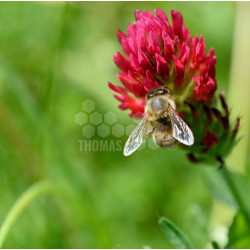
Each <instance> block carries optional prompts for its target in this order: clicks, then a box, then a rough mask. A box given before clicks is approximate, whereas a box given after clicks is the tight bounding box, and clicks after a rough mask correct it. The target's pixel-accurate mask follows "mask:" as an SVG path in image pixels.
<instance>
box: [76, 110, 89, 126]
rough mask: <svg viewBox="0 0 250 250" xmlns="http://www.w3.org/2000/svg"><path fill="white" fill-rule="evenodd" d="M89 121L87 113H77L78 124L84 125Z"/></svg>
mask: <svg viewBox="0 0 250 250" xmlns="http://www.w3.org/2000/svg"><path fill="white" fill-rule="evenodd" d="M87 122H88V116H87V115H86V114H85V113H83V112H79V113H77V114H75V123H76V124H78V125H80V126H83V125H84V124H86V123H87Z"/></svg>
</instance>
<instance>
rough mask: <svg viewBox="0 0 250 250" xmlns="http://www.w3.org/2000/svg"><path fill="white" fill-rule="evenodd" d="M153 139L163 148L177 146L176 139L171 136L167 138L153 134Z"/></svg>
mask: <svg viewBox="0 0 250 250" xmlns="http://www.w3.org/2000/svg"><path fill="white" fill-rule="evenodd" d="M153 140H154V142H155V144H156V145H158V146H160V147H162V148H172V147H174V146H175V139H174V138H173V137H172V136H171V137H168V138H167V139H166V138H162V137H158V136H156V135H153Z"/></svg>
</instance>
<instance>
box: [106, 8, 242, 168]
mask: <svg viewBox="0 0 250 250" xmlns="http://www.w3.org/2000/svg"><path fill="white" fill-rule="evenodd" d="M155 15H156V16H154V15H153V14H152V13H150V12H149V11H145V12H142V11H139V10H138V11H136V13H135V18H136V22H135V24H134V25H133V24H131V23H130V24H129V25H128V27H127V34H125V33H123V32H122V31H120V30H119V31H118V33H117V36H118V40H119V42H120V44H121V45H122V48H123V55H122V54H121V53H120V52H117V53H116V55H114V62H115V63H116V65H117V66H118V67H119V68H120V70H121V72H120V73H118V75H117V76H118V79H119V80H120V81H121V83H122V85H123V87H119V86H115V85H113V84H112V83H110V82H109V87H110V88H111V89H112V90H113V91H115V92H117V93H118V94H119V95H115V98H116V99H118V100H119V101H120V102H121V105H120V106H119V108H120V109H122V110H124V109H130V110H131V112H130V116H132V117H133V118H139V117H143V116H144V106H145V100H146V96H147V94H148V92H149V91H150V90H151V89H154V88H157V87H159V86H166V87H167V89H168V90H169V92H170V94H171V96H172V97H174V100H175V103H176V112H177V113H178V115H179V116H180V117H181V118H182V119H184V121H185V122H186V123H187V124H188V125H189V126H190V128H191V130H192V132H193V134H194V138H195V140H194V144H193V145H189V146H184V145H183V144H179V145H181V147H182V148H183V149H186V150H187V151H188V157H189V159H190V160H191V161H192V162H198V161H205V162H208V161H209V162H211V160H212V161H213V160H215V161H218V159H220V161H219V162H220V164H221V162H222V160H221V159H223V158H224V157H225V156H226V155H228V154H229V153H230V151H231V149H232V148H233V146H234V145H235V144H236V142H237V140H236V134H237V132H238V129H239V124H240V123H239V121H240V120H239V118H238V119H237V120H236V123H235V125H232V124H230V119H229V109H228V106H227V103H226V100H225V98H224V97H223V96H222V93H220V95H219V101H220V104H221V107H217V106H218V105H217V104H218V101H217V100H216V99H217V98H216V96H215V91H216V89H217V83H216V80H215V64H216V57H215V55H214V48H212V49H210V51H209V52H208V54H206V53H205V43H204V38H203V37H202V36H200V38H199V36H198V35H196V37H195V38H193V37H192V36H191V35H190V33H189V30H188V29H187V28H186V27H185V25H184V22H183V18H182V15H181V14H180V13H178V12H176V11H173V10H171V17H172V26H171V25H170V24H169V22H168V18H167V16H166V14H165V13H164V12H163V11H162V10H157V9H156V10H155ZM187 145H188V144H187Z"/></svg>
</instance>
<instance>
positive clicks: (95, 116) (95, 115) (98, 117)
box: [89, 112, 102, 125]
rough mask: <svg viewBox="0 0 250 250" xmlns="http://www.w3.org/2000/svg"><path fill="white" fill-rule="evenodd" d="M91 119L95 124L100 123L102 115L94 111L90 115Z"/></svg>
mask: <svg viewBox="0 0 250 250" xmlns="http://www.w3.org/2000/svg"><path fill="white" fill-rule="evenodd" d="M89 121H90V123H91V124H93V125H99V124H100V123H102V115H101V114H100V113H98V112H94V113H92V114H91V115H90V116H89Z"/></svg>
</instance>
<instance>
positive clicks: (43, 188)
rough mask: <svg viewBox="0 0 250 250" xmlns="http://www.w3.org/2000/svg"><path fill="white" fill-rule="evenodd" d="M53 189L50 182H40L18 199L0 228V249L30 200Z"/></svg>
mask: <svg viewBox="0 0 250 250" xmlns="http://www.w3.org/2000/svg"><path fill="white" fill-rule="evenodd" d="M54 188H55V186H54V185H53V184H52V183H51V182H49V181H41V182H38V183H36V184H34V185H32V186H31V187H30V188H28V189H27V190H26V191H25V192H24V193H23V194H22V195H21V196H20V197H19V199H18V200H17V201H16V202H15V204H14V205H13V206H12V208H11V209H10V211H9V213H8V214H7V216H6V217H5V219H4V221H3V223H2V226H1V228H0V248H2V246H3V243H4V241H5V239H6V237H7V235H8V233H9V231H10V229H11V227H12V226H13V224H14V223H15V221H16V220H17V218H18V217H19V216H20V214H21V213H22V212H23V211H24V210H25V208H26V207H27V206H28V205H29V204H30V203H31V202H32V200H34V199H35V198H36V197H37V196H38V195H39V194H41V193H44V192H47V191H52V190H54Z"/></svg>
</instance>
